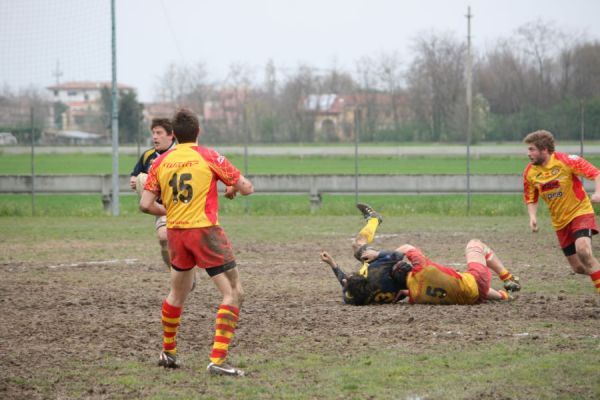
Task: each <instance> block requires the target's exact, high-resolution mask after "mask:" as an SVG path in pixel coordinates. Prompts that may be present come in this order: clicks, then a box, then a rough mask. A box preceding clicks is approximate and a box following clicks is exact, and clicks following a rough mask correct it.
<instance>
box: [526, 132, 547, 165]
mask: <svg viewBox="0 0 600 400" xmlns="http://www.w3.org/2000/svg"><path fill="white" fill-rule="evenodd" d="M523 142H525V144H527V157H529V161H531V163H532V164H534V165H543V164H544V163H545V162H546V161H548V159H549V158H550V155H552V153H554V136H552V133H550V132H548V131H543V130H542V131H535V132H531V133H530V134H528V135H527V136H525V139H523Z"/></svg>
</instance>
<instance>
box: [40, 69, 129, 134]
mask: <svg viewBox="0 0 600 400" xmlns="http://www.w3.org/2000/svg"><path fill="white" fill-rule="evenodd" d="M103 88H108V89H109V90H111V88H112V82H110V81H71V82H64V83H60V84H56V85H52V86H48V87H46V89H47V90H49V91H50V92H51V93H52V100H53V102H54V103H62V104H64V105H65V106H66V107H65V110H64V111H62V112H61V115H60V116H53V119H54V121H58V122H57V125H58V126H56V129H60V130H83V131H89V130H90V126H92V125H95V126H98V127H101V126H102V125H101V124H98V123H95V122H93V121H96V120H98V121H99V120H100V119H101V115H100V114H101V112H102V104H101V99H102V89H103ZM117 88H118V90H119V91H120V92H127V91H134V90H135V88H133V87H132V86H128V85H124V84H117ZM98 129H100V128H96V129H94V130H98ZM97 133H104V132H97Z"/></svg>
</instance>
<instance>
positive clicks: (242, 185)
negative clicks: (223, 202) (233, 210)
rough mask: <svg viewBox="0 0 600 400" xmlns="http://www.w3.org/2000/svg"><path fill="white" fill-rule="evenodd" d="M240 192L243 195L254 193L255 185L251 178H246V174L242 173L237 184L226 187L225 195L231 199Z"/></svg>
mask: <svg viewBox="0 0 600 400" xmlns="http://www.w3.org/2000/svg"><path fill="white" fill-rule="evenodd" d="M238 192H239V193H240V194H241V195H242V196H248V195H249V194H252V193H254V185H252V182H250V179H248V178H246V177H245V176H244V175H240V178H239V179H238V181H237V182H236V183H235V184H233V185H232V186H227V187H226V188H225V197H227V198H228V199H230V200H231V199H233V198H234V197H235V195H236V194H237V193H238Z"/></svg>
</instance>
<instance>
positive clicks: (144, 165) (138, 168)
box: [131, 141, 175, 176]
mask: <svg viewBox="0 0 600 400" xmlns="http://www.w3.org/2000/svg"><path fill="white" fill-rule="evenodd" d="M173 146H175V141H173V144H171V146H169V148H168V149H167V150H163V151H158V150H156V149H155V148H154V147H152V148H151V149H148V150H146V151H145V152H144V153H143V154H142V155H141V156H140V159H139V160H138V162H137V164H135V167H133V171H131V176H138V175H139V174H141V173H142V172H143V173H144V174H147V173H148V171H150V167H151V166H152V163H153V162H154V160H156V159H157V158H158V156H160V155H161V154H163V153H165V152H167V151H169V150H171V149H172V148H173Z"/></svg>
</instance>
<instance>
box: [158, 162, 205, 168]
mask: <svg viewBox="0 0 600 400" xmlns="http://www.w3.org/2000/svg"><path fill="white" fill-rule="evenodd" d="M199 162H200V161H198V160H193V161H174V162H166V163H165V164H164V165H165V168H184V167H192V166H194V165H197V164H198V163H199Z"/></svg>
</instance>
